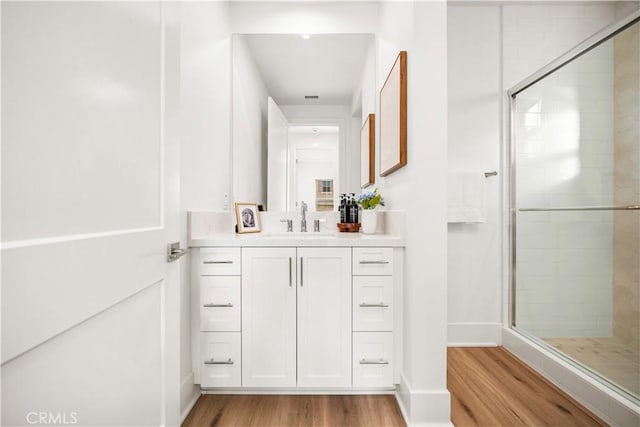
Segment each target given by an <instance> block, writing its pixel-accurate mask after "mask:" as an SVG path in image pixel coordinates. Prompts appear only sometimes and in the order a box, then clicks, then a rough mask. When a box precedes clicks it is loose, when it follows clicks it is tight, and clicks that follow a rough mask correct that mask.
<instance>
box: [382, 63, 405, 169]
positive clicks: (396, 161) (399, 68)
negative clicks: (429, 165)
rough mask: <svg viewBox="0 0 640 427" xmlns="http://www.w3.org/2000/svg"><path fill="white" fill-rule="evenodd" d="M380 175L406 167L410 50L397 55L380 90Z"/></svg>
mask: <svg viewBox="0 0 640 427" xmlns="http://www.w3.org/2000/svg"><path fill="white" fill-rule="evenodd" d="M379 157H380V176H387V175H389V174H391V173H393V172H395V171H397V170H398V169H400V168H401V167H403V166H404V165H406V164H407V51H405V50H403V51H401V52H400V53H399V54H398V57H397V58H396V61H395V62H394V64H393V67H391V71H389V75H388V76H387V80H385V82H384V85H383V86H382V89H381V90H380V156H379Z"/></svg>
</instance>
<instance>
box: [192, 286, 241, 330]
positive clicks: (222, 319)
mask: <svg viewBox="0 0 640 427" xmlns="http://www.w3.org/2000/svg"><path fill="white" fill-rule="evenodd" d="M200 330H201V331H238V332H239V331H240V276H201V277H200Z"/></svg>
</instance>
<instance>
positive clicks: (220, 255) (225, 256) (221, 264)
mask: <svg viewBox="0 0 640 427" xmlns="http://www.w3.org/2000/svg"><path fill="white" fill-rule="evenodd" d="M200 275H201V276H233V275H240V248H202V249H200Z"/></svg>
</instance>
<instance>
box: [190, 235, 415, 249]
mask: <svg viewBox="0 0 640 427" xmlns="http://www.w3.org/2000/svg"><path fill="white" fill-rule="evenodd" d="M216 246H217V247H221V246H223V247H228V246H238V247H244V246H247V247H260V246H280V247H288V246H296V247H298V246H329V247H331V246H363V247H367V246H369V247H371V246H376V247H404V239H403V238H402V237H400V236H394V235H389V234H362V233H340V232H335V233H326V232H324V233H314V232H308V233H297V232H293V233H269V232H266V233H245V234H236V233H219V234H211V235H207V236H202V237H194V238H192V239H191V240H190V241H189V247H192V248H201V247H216Z"/></svg>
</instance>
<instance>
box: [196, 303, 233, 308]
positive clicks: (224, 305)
mask: <svg viewBox="0 0 640 427" xmlns="http://www.w3.org/2000/svg"><path fill="white" fill-rule="evenodd" d="M203 307H233V304H231V303H230V302H229V303H227V304H215V303H213V302H211V303H209V304H205V305H203Z"/></svg>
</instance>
